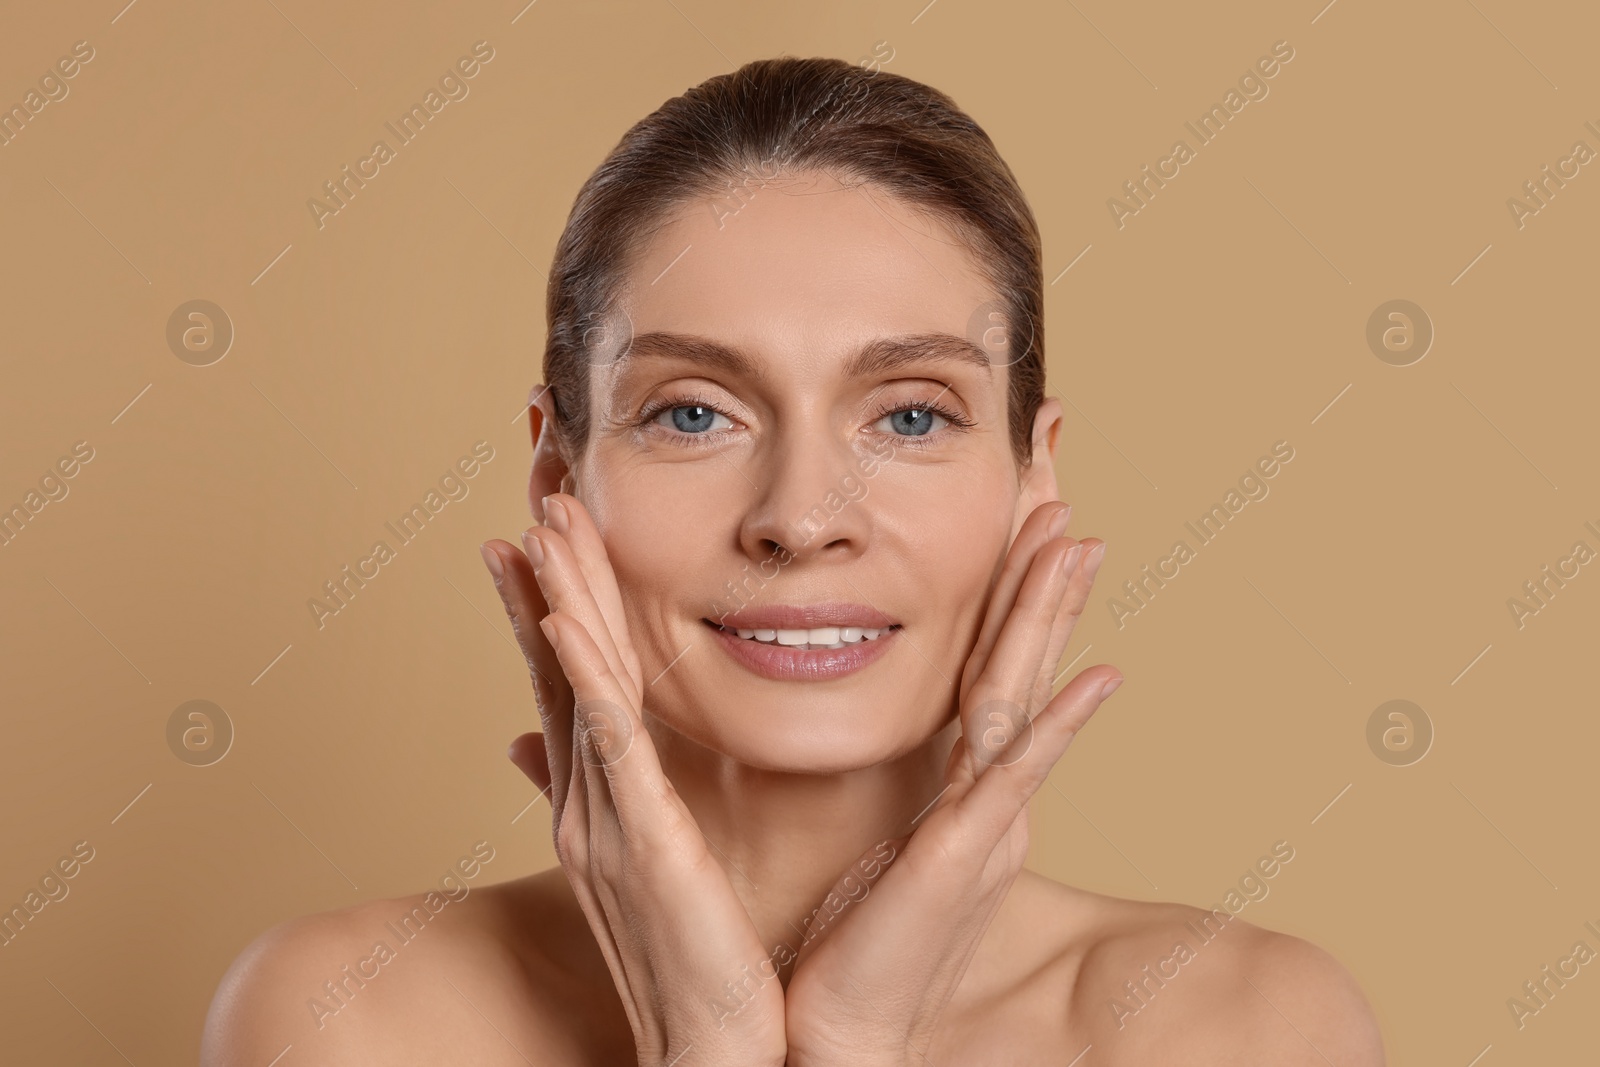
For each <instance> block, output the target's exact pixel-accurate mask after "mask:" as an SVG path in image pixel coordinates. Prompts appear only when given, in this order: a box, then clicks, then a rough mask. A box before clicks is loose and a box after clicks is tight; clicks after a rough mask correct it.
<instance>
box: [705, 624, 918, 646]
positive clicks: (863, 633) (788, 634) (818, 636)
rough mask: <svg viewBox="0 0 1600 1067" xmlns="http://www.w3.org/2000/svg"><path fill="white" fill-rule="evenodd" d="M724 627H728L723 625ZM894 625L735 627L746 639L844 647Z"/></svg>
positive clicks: (873, 637)
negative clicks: (770, 628)
mask: <svg viewBox="0 0 1600 1067" xmlns="http://www.w3.org/2000/svg"><path fill="white" fill-rule="evenodd" d="M723 629H728V628H727V627H723ZM891 629H892V627H888V626H885V627H883V628H882V629H872V628H871V627H866V626H818V627H815V628H814V629H810V630H750V629H735V630H734V631H733V632H734V633H737V634H738V635H739V636H740V637H742V638H744V639H745V640H746V641H760V642H761V643H762V644H768V645H771V644H777V645H783V646H785V647H787V648H799V649H805V650H809V649H818V648H828V649H834V648H844V647H845V646H846V645H854V644H858V643H860V642H862V641H873V640H876V639H877V638H879V637H881V636H883V635H884V634H886V633H888V632H889V631H890V630H891Z"/></svg>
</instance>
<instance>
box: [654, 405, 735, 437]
mask: <svg viewBox="0 0 1600 1067" xmlns="http://www.w3.org/2000/svg"><path fill="white" fill-rule="evenodd" d="M718 419H721V420H722V425H720V426H719V425H717V422H716V420H718ZM649 421H650V422H652V423H654V424H656V425H658V426H661V427H663V428H665V429H670V430H676V431H678V432H679V433H682V434H688V435H690V436H696V437H698V436H701V435H704V434H706V433H709V432H711V431H714V430H725V429H728V428H729V427H731V426H732V425H733V420H732V419H729V418H728V416H726V415H724V414H722V412H720V411H718V410H716V409H715V408H713V407H711V406H709V405H707V404H701V403H688V404H674V405H672V406H670V407H665V408H662V409H660V410H659V411H658V412H657V413H656V414H655V415H653V416H652V417H651V418H650V420H649Z"/></svg>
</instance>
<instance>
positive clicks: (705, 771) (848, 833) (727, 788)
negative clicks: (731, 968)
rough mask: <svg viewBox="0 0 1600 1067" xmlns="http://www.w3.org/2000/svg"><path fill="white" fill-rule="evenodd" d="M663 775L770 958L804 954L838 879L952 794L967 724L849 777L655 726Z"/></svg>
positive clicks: (954, 723)
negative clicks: (949, 777)
mask: <svg viewBox="0 0 1600 1067" xmlns="http://www.w3.org/2000/svg"><path fill="white" fill-rule="evenodd" d="M647 722H649V725H650V734H651V738H652V740H653V741H654V742H655V746H656V751H657V754H658V755H659V757H660V760H661V767H662V770H663V771H664V772H665V773H666V775H667V777H668V778H669V779H671V781H672V784H673V787H674V788H675V789H676V790H677V791H678V794H679V796H681V797H682V798H683V802H684V804H685V805H686V806H687V807H688V808H689V810H690V812H691V813H692V814H693V815H694V818H695V821H696V823H698V824H699V827H700V830H701V832H702V833H704V834H705V837H706V840H707V841H708V842H709V844H710V846H711V849H710V851H711V854H712V855H713V856H714V857H716V859H717V861H718V862H719V863H720V864H721V865H722V868H723V869H724V870H725V871H726V872H727V874H728V880H729V881H730V882H731V883H732V884H733V888H734V891H735V892H736V893H738V895H739V898H740V900H742V901H743V902H744V906H745V910H746V911H747V912H748V913H749V915H750V920H751V922H752V923H753V924H754V926H755V928H756V932H757V933H758V934H759V935H760V937H761V943H762V944H763V945H764V946H766V947H767V949H768V951H769V952H774V953H775V954H776V950H778V949H779V947H780V946H782V945H787V946H788V947H789V949H790V950H791V951H794V952H798V951H799V949H800V946H801V944H802V942H803V941H804V940H805V931H806V930H807V928H808V923H810V922H811V920H812V918H813V914H814V913H815V912H816V911H817V909H818V908H820V907H822V906H823V902H824V899H825V898H826V897H827V895H828V893H829V891H830V890H831V889H832V888H833V887H834V884H835V883H836V882H837V881H838V880H839V878H840V877H841V876H842V875H844V874H845V873H846V872H847V871H848V870H849V869H850V868H851V866H852V865H854V864H855V863H856V862H857V861H858V860H860V859H861V858H862V857H863V856H864V855H865V854H867V853H871V852H873V850H874V848H875V847H876V846H878V845H880V844H881V843H882V842H884V841H889V840H893V839H896V838H901V837H904V836H906V835H908V834H910V833H911V832H912V830H913V829H914V825H913V821H914V820H916V819H917V818H918V817H919V816H920V815H921V814H922V813H923V812H924V811H925V810H926V809H927V808H929V807H930V805H931V804H932V802H933V801H934V799H935V798H936V797H937V796H938V795H939V792H940V790H941V789H943V788H944V773H945V764H946V763H947V761H948V759H949V755H950V748H951V746H952V745H953V744H954V743H955V739H956V738H957V737H958V736H960V723H959V721H955V720H952V722H950V723H949V724H947V726H946V727H945V728H944V729H942V730H940V731H939V732H938V733H936V734H935V735H934V736H933V737H932V738H930V739H929V740H928V741H926V742H924V743H923V744H921V745H919V746H917V747H916V748H914V749H912V750H911V751H910V752H908V753H907V754H905V755H904V756H901V757H899V758H897V759H894V760H890V761H887V762H884V763H880V764H876V765H874V766H871V767H864V768H861V769H859V770H853V771H847V772H844V773H841V774H796V773H793V772H787V771H768V770H761V769H759V768H755V767H751V766H749V765H747V764H743V763H739V762H737V761H736V760H733V759H731V758H730V757H728V756H726V755H724V754H722V753H719V752H714V751H712V750H710V749H708V748H705V747H704V746H702V745H699V744H697V743H696V742H694V741H691V740H689V739H688V738H686V737H684V736H683V735H682V734H680V733H678V732H677V731H675V730H672V729H671V728H670V727H667V726H665V724H663V723H661V722H660V721H659V720H653V719H647Z"/></svg>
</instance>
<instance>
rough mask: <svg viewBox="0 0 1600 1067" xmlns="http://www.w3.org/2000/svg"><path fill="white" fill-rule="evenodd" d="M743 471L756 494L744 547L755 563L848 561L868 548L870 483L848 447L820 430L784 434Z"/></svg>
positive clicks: (744, 527)
mask: <svg viewBox="0 0 1600 1067" xmlns="http://www.w3.org/2000/svg"><path fill="white" fill-rule="evenodd" d="M745 473H746V476H747V477H748V478H749V480H750V481H751V482H752V483H753V484H754V486H755V491H754V492H753V493H752V496H751V502H750V505H749V507H748V508H747V509H746V511H745V515H744V517H743V520H742V521H741V523H740V527H739V544H740V547H741V548H742V549H743V550H744V553H745V555H746V556H747V557H749V558H750V560H751V561H752V562H757V563H761V562H765V561H767V560H771V559H774V558H776V560H777V562H778V563H779V564H782V565H787V564H790V563H798V562H802V561H808V560H818V559H837V560H845V559H851V558H854V557H855V556H858V555H860V554H861V553H862V552H863V551H864V550H865V549H866V546H867V535H868V532H869V531H870V529H871V526H872V522H871V516H870V514H869V512H868V510H867V508H866V506H865V505H866V482H865V481H864V480H863V479H862V477H861V474H860V470H859V467H858V456H857V455H856V452H855V451H854V450H853V449H852V448H851V447H850V445H849V444H848V443H846V442H841V441H838V440H837V439H836V438H833V437H832V435H830V434H826V433H821V432H819V433H812V434H807V435H805V436H804V437H803V438H802V437H801V436H800V435H798V434H781V435H780V436H779V437H778V438H777V439H772V440H769V441H768V442H765V443H764V444H763V446H762V447H761V449H760V450H759V451H758V453H757V458H756V462H755V463H753V464H751V465H750V468H748V469H747V470H746V472H745Z"/></svg>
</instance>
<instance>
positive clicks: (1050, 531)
mask: <svg viewBox="0 0 1600 1067" xmlns="http://www.w3.org/2000/svg"><path fill="white" fill-rule="evenodd" d="M1071 515H1072V507H1071V505H1069V504H1063V503H1061V502H1060V501H1058V500H1052V501H1050V502H1048V503H1045V504H1040V505H1039V506H1038V507H1036V508H1034V509H1033V512H1032V513H1031V514H1029V516H1028V518H1027V519H1026V520H1025V521H1024V522H1023V524H1022V529H1021V530H1019V531H1017V536H1016V539H1015V540H1014V541H1013V542H1012V543H1011V548H1010V550H1009V551H1008V552H1007V554H1006V561H1005V564H1004V565H1003V566H1002V568H1001V571H1000V577H999V579H998V580H997V581H996V582H995V587H994V590H993V592H992V593H990V595H989V606H988V609H987V611H986V612H985V614H984V619H983V628H982V629H981V630H980V631H979V633H978V640H977V642H976V643H975V644H974V645H973V649H972V654H971V655H970V656H968V657H967V663H966V667H965V668H964V669H963V671H962V674H961V696H962V698H963V699H964V698H965V697H966V695H967V694H968V692H969V691H970V690H971V689H972V685H973V683H974V682H975V681H976V680H977V679H978V678H979V676H981V675H982V674H983V671H984V668H985V667H986V666H987V665H988V662H989V657H990V656H991V655H992V654H993V652H994V645H995V642H996V641H997V640H999V637H1000V632H1001V630H1002V629H1003V628H1004V627H1005V621H1006V617H1007V616H1008V615H1010V614H1011V609H1012V607H1013V606H1014V605H1015V604H1016V600H1017V592H1018V591H1019V590H1020V589H1021V588H1022V582H1023V579H1024V578H1026V577H1027V574H1028V569H1029V567H1030V566H1031V565H1032V563H1033V557H1034V556H1035V555H1036V554H1037V553H1038V551H1039V549H1040V548H1041V547H1043V546H1044V545H1045V544H1046V543H1047V542H1049V541H1051V540H1052V539H1054V538H1057V537H1059V536H1060V535H1061V534H1062V533H1063V532H1064V531H1065V530H1066V528H1067V520H1068V519H1069V518H1070V517H1071Z"/></svg>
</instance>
